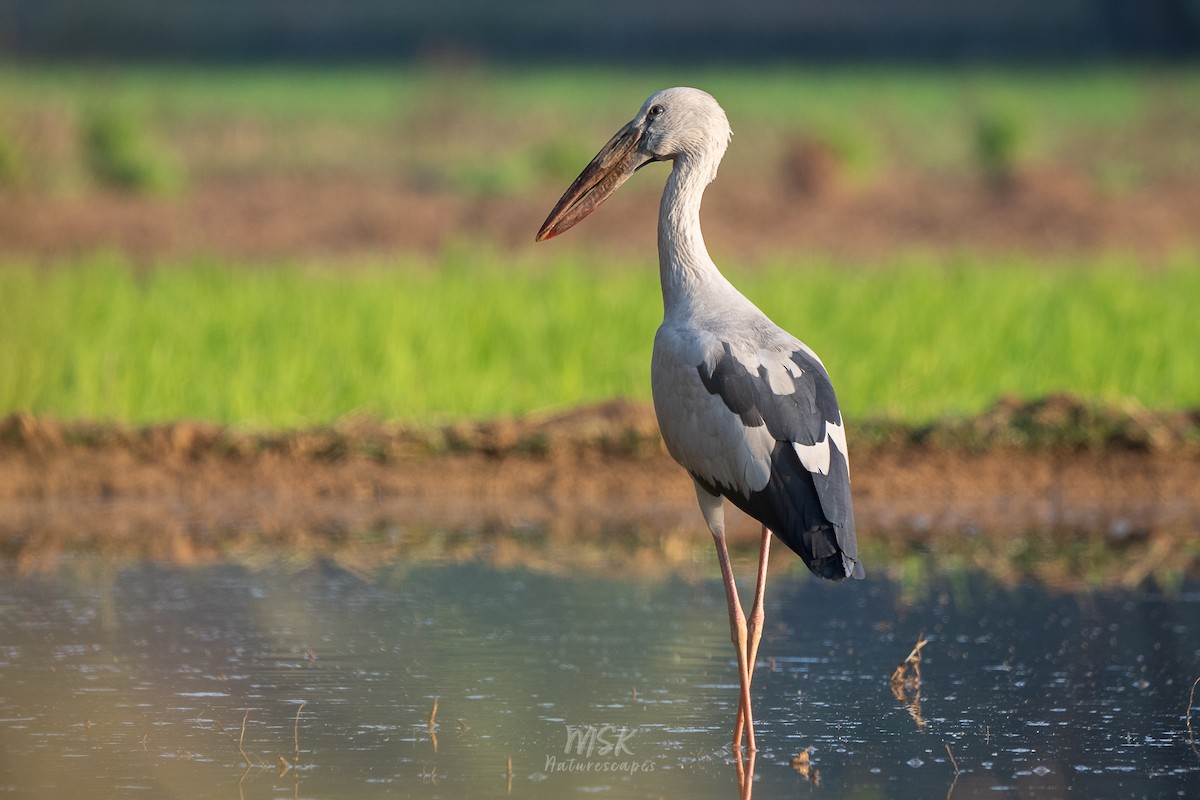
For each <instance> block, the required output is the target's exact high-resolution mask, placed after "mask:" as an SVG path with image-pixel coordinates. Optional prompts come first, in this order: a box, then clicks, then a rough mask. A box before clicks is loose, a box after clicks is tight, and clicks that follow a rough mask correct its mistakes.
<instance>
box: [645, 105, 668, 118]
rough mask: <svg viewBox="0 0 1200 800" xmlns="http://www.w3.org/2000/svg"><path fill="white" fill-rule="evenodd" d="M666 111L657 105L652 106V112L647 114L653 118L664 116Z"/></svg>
mask: <svg viewBox="0 0 1200 800" xmlns="http://www.w3.org/2000/svg"><path fill="white" fill-rule="evenodd" d="M664 110H665V109H664V108H663V107H662V106H660V105H657V104H656V105H652V106H650V110H649V111H648V112H647V113H648V114H650V116H652V117H657V116H659V115H660V114H662V113H663V111H664Z"/></svg>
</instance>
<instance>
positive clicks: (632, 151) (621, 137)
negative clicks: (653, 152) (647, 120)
mask: <svg viewBox="0 0 1200 800" xmlns="http://www.w3.org/2000/svg"><path fill="white" fill-rule="evenodd" d="M642 133H643V131H642V129H641V128H639V127H638V126H636V125H634V124H633V123H632V122H631V123H629V124H628V125H626V126H625V127H624V128H621V130H619V131H617V133H616V135H615V136H613V137H612V138H611V139H609V140H608V144H606V145H604V147H603V148H602V149H601V150H600V152H599V153H597V154H596V157H595V158H593V159H592V160H591V163H589V164H588V165H587V166H586V167H584V169H583V172H581V173H579V177H578V178H576V179H575V182H574V183H572V184H571V186H570V187H569V188H568V189H567V191H566V192H565V193H564V194H563V196H562V198H561V199H560V200H559V201H558V204H557V205H556V206H554V210H552V211H551V212H550V216H548V217H546V221H545V222H543V223H542V227H541V229H540V230H538V233H537V237H535V241H539V242H544V241H545V240H547V239H553V238H554V237H555V236H558V235H559V234H560V233H562V232H563V231H565V230H567V229H568V228H571V227H572V226H574V225H576V224H577V223H578V222H579V221H580V220H582V219H583V218H584V217H586V216H587V215H588V214H590V213H592V212H593V211H595V210H596V209H597V208H599V207H600V204H601V203H603V202H604V201H605V200H607V199H608V198H609V197H610V196H611V195H612V193H613V192H615V191H616V190H617V187H618V186H620V185H621V184H622V183H624V182H625V181H626V180H628V178H629V176H630V175H632V174H633V173H634V172H635V171H636V170H637V168H638V167H640V166H642V165H644V164H645V163H646V162H648V161H651V160H653V159H652V158H651V157H650V156H648V155H646V154H644V153H641V152H639V151H638V143H639V142H641V140H642Z"/></svg>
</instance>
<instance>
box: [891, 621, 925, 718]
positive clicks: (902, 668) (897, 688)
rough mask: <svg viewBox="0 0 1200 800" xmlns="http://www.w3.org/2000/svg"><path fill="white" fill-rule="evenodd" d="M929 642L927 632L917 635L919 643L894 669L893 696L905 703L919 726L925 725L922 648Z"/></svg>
mask: <svg viewBox="0 0 1200 800" xmlns="http://www.w3.org/2000/svg"><path fill="white" fill-rule="evenodd" d="M927 644H929V640H928V639H926V638H925V633H924V632H922V633H920V634H918V635H917V643H916V645H915V646H914V647H913V649H912V652H911V653H909V654H908V657H907V658H905V659H904V661H902V662H901V663H900V665H899V666H897V667H896V669H895V670H893V671H892V680H891V685H892V696H893V697H895V698H896V700H898V701H899V702H901V703H903V704H904V707H905V708H906V709H908V713H909V716H911V717H912V718H913V722H915V723H917V727H918V728H924V727H925V717H924V716H922V714H921V649H922V648H924V647H925V645H927Z"/></svg>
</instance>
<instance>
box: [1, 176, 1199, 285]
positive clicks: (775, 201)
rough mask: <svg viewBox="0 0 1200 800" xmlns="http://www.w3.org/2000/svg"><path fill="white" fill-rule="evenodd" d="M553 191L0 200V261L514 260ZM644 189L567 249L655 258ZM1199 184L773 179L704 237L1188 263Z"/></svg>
mask: <svg viewBox="0 0 1200 800" xmlns="http://www.w3.org/2000/svg"><path fill="white" fill-rule="evenodd" d="M562 188H563V187H561V186H553V187H544V188H540V189H538V190H536V191H534V190H530V191H526V192H522V193H520V194H515V195H480V196H464V195H462V194H456V193H452V192H450V191H446V190H443V189H438V188H436V187H425V186H421V185H416V184H411V183H406V182H405V181H404V180H400V179H397V180H387V179H374V180H372V179H363V178H346V177H340V176H308V177H304V176H281V175H274V174H269V175H262V176H251V177H246V178H244V179H240V180H233V179H226V180H209V181H205V182H201V183H198V184H196V185H195V186H193V187H191V188H189V189H188V190H187V191H186V192H185V193H183V194H181V195H178V196H155V195H136V194H122V193H117V192H93V193H79V194H52V193H38V192H25V191H13V190H8V189H3V188H0V254H5V255H9V256H24V257H33V258H37V259H61V258H69V257H72V256H78V255H80V254H88V253H92V252H95V251H96V250H97V249H111V250H115V251H117V252H121V253H124V254H126V255H128V256H129V257H130V258H132V259H134V260H135V261H137V262H139V263H157V262H161V261H169V260H178V259H183V260H187V259H190V258H194V257H195V256H196V255H197V254H202V255H204V256H206V257H220V258H232V259H238V260H252V261H253V260H268V261H270V260H290V259H304V260H308V261H322V260H327V259H330V258H339V259H340V258H345V257H347V256H352V255H363V256H374V257H385V258H386V257H390V256H392V255H394V254H395V253H397V252H403V253H419V254H423V255H427V256H435V257H436V256H437V254H439V253H441V252H442V251H443V250H444V248H446V247H447V246H450V245H455V244H456V243H457V244H461V243H462V242H463V241H464V240H466V239H469V240H470V241H480V242H487V243H489V249H490V250H495V251H498V252H520V251H525V250H529V249H531V248H532V245H533V234H534V232H535V231H536V230H537V225H538V223H539V222H540V221H541V220H542V219H543V218H544V217H545V215H546V212H547V211H549V209H550V207H551V206H552V205H553V203H554V201H555V200H556V199H557V198H558V195H559V193H560V192H561V190H562ZM657 207H658V192H657V190H656V189H654V187H647V188H646V190H644V191H633V192H630V193H629V194H627V195H624V196H623V198H622V201H621V202H620V203H613V204H610V205H608V206H606V207H605V209H604V213H603V214H597V215H595V217H594V218H593V219H590V220H589V221H588V225H586V226H583V227H581V228H580V229H579V232H578V233H576V232H574V231H573V232H572V237H573V241H574V246H577V247H580V248H583V249H588V250H590V249H594V248H602V252H604V253H606V254H609V255H610V256H611V257H613V258H618V259H623V260H629V259H635V258H645V257H646V256H647V254H652V253H653V252H654V247H655V238H654V236H655V234H654V220H655V219H656V218H657ZM1197 207H1200V184H1197V183H1195V182H1194V181H1192V182H1189V181H1184V180H1180V181H1179V182H1176V183H1162V184H1156V185H1151V186H1146V187H1142V188H1138V189H1130V190H1127V191H1123V192H1111V191H1108V192H1106V191H1102V190H1101V189H1099V188H1097V187H1096V186H1094V185H1093V184H1092V183H1091V182H1089V181H1088V180H1086V179H1084V178H1083V177H1081V176H1079V175H1076V174H1074V173H1072V172H1070V171H1069V170H1064V169H1049V168H1047V169H1043V170H1040V171H1030V172H1028V173H1027V174H1024V175H1022V176H1021V177H1020V179H1019V180H1017V181H1016V182H1015V183H1014V184H1013V186H1012V187H1010V188H1009V189H1008V190H1006V191H1005V192H1002V193H998V192H996V191H994V190H992V189H990V188H989V187H988V186H986V185H985V184H983V183H982V182H981V181H979V180H978V179H975V178H972V177H970V176H967V177H956V176H951V175H942V174H923V173H904V172H896V173H889V174H886V175H881V176H879V177H878V178H877V179H875V180H873V181H872V182H871V183H870V184H869V185H867V186H863V187H858V188H855V189H845V190H841V191H834V190H829V191H819V192H814V191H807V190H803V189H802V188H799V187H798V186H797V185H796V182H795V181H794V180H788V179H787V176H786V172H783V173H781V174H780V175H761V174H739V175H737V176H732V177H726V178H725V179H723V180H718V181H716V182H715V183H714V184H713V185H712V187H711V189H710V191H709V193H708V195H707V196H706V199H705V218H704V222H705V238H706V240H707V241H708V242H709V245H710V247H712V248H713V251H714V252H716V253H736V254H737V257H738V258H739V259H740V260H741V261H742V262H743V263H744V262H745V261H746V260H747V259H749V261H750V262H753V261H755V260H760V259H769V258H776V257H779V256H780V254H804V255H805V256H808V257H812V256H826V257H833V258H838V259H847V260H859V259H866V260H880V259H883V260H889V259H894V258H895V256H896V254H897V253H906V252H920V253H943V254H947V255H951V256H953V255H955V254H958V253H961V252H964V251H967V252H971V253H983V254H1000V255H1010V254H1013V253H1023V254H1026V255H1027V256H1029V257H1036V258H1046V257H1048V256H1050V257H1055V258H1060V259H1061V258H1073V257H1095V256H1098V255H1104V254H1109V253H1112V252H1120V253H1125V252H1128V253H1137V254H1139V255H1141V256H1142V257H1144V258H1145V259H1146V260H1147V261H1151V262H1152V261H1156V260H1161V259H1162V258H1163V257H1165V256H1169V255H1170V254H1172V253H1174V252H1177V251H1181V250H1182V251H1194V250H1196V249H1197V248H1200V228H1197V226H1196V225H1195V224H1194V222H1193V220H1194V218H1195V209H1196V208H1197Z"/></svg>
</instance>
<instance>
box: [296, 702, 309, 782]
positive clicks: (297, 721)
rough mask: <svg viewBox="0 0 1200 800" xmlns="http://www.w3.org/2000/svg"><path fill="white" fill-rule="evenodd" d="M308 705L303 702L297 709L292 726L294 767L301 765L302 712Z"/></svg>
mask: <svg viewBox="0 0 1200 800" xmlns="http://www.w3.org/2000/svg"><path fill="white" fill-rule="evenodd" d="M306 705H308V703H303V702H302V703H301V704H300V707H299V708H297V709H296V721H295V723H294V724H293V725H292V744H293V746H294V749H293V751H292V766H293V767H294V766H296V765H297V764H299V763H300V712H301V711H303V710H304V707H305V706H306Z"/></svg>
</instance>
